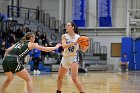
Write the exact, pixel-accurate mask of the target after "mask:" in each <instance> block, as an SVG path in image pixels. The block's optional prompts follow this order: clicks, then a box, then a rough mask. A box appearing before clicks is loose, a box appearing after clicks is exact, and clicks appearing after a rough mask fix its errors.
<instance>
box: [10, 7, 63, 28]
mask: <svg viewBox="0 0 140 93" xmlns="http://www.w3.org/2000/svg"><path fill="white" fill-rule="evenodd" d="M8 17H12V18H14V17H16V18H18V17H21V18H24V19H25V20H24V24H26V25H30V20H38V23H42V24H44V26H47V27H49V28H50V29H51V30H56V31H59V29H60V28H61V21H60V20H56V19H55V17H51V16H50V14H48V13H45V11H44V10H39V9H33V8H26V7H17V6H10V5H9V6H8Z"/></svg>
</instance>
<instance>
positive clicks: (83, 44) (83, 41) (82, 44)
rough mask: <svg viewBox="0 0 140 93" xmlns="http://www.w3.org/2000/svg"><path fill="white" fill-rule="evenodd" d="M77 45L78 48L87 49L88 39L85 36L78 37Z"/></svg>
mask: <svg viewBox="0 0 140 93" xmlns="http://www.w3.org/2000/svg"><path fill="white" fill-rule="evenodd" d="M78 44H79V46H80V48H83V49H85V48H87V47H88V46H89V44H90V41H89V38H88V37H87V36H80V38H79V39H78Z"/></svg>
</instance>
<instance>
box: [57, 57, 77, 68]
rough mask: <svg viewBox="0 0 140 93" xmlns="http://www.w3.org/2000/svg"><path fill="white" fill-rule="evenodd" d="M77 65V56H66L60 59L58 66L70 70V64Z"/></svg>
mask: <svg viewBox="0 0 140 93" xmlns="http://www.w3.org/2000/svg"><path fill="white" fill-rule="evenodd" d="M74 62H76V63H78V62H79V57H78V56H68V57H62V60H61V63H60V65H61V66H63V67H64V68H66V69H69V68H70V65H71V63H74Z"/></svg>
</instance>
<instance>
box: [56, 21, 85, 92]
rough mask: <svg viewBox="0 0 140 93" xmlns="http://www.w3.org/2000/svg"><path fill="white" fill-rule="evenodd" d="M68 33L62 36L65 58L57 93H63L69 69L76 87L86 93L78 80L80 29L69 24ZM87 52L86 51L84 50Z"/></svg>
mask: <svg viewBox="0 0 140 93" xmlns="http://www.w3.org/2000/svg"><path fill="white" fill-rule="evenodd" d="M66 31H67V32H68V33H66V34H63V35H62V47H63V48H64V52H63V57H62V60H61V63H60V67H59V72H58V83H57V92H56V93H61V91H62V85H63V79H64V76H65V74H66V73H67V71H68V69H69V68H70V70H71V77H72V80H73V82H74V83H75V85H76V87H77V88H78V90H79V92H80V93H84V90H83V87H82V85H81V83H80V82H79V80H78V61H79V58H78V53H77V51H78V49H79V45H78V43H77V41H78V38H79V37H80V36H79V35H78V34H77V33H78V28H77V26H76V25H75V24H74V23H73V22H69V23H67V25H66ZM82 51H86V50H82Z"/></svg>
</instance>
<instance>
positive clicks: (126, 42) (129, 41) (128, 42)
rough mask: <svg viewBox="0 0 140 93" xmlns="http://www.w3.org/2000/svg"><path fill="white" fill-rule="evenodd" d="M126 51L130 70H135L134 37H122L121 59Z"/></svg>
mask: <svg viewBox="0 0 140 93" xmlns="http://www.w3.org/2000/svg"><path fill="white" fill-rule="evenodd" d="M124 53H126V54H127V59H128V60H129V70H135V64H134V53H133V38H132V37H123V38H122V52H121V59H122V57H123V54H124Z"/></svg>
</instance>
